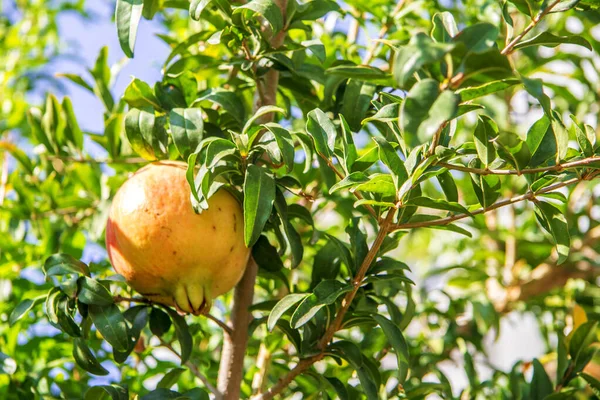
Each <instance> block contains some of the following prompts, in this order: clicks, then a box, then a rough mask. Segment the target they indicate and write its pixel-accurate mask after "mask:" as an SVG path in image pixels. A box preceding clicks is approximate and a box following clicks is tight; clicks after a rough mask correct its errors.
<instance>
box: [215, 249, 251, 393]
mask: <svg viewBox="0 0 600 400" xmlns="http://www.w3.org/2000/svg"><path fill="white" fill-rule="evenodd" d="M257 272H258V266H257V265H256V262H254V259H252V258H250V260H249V261H248V265H247V266H246V271H245V272H244V276H243V277H242V280H241V281H240V282H239V283H238V284H237V286H236V287H235V292H234V294H233V303H232V306H231V307H232V308H231V330H232V334H231V335H230V336H225V337H223V350H222V351H221V363H220V365H219V379H218V381H217V388H218V389H219V392H221V393H223V399H224V400H238V399H239V398H240V384H241V382H242V379H243V377H244V356H245V355H246V346H247V344H248V325H249V324H250V320H251V318H252V315H251V314H250V311H249V310H248V308H249V307H250V306H251V305H252V299H253V298H254V283H255V281H256V274H257Z"/></svg>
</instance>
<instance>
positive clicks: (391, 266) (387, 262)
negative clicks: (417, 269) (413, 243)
mask: <svg viewBox="0 0 600 400" xmlns="http://www.w3.org/2000/svg"><path fill="white" fill-rule="evenodd" d="M405 270H409V271H410V268H409V267H408V265H406V264H405V263H403V262H402V261H398V260H394V259H393V258H389V257H382V258H381V259H380V260H379V261H377V262H376V263H375V264H373V266H372V267H371V268H370V269H369V274H370V275H377V274H380V273H382V272H394V271H405Z"/></svg>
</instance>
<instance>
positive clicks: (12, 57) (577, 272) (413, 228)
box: [0, 0, 600, 399]
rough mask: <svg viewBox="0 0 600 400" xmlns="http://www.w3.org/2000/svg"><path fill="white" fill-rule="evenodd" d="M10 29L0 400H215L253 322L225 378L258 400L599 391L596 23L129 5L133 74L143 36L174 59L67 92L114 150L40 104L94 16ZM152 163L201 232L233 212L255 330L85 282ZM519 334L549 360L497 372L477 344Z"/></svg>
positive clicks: (325, 3) (103, 68) (60, 104)
mask: <svg viewBox="0 0 600 400" xmlns="http://www.w3.org/2000/svg"><path fill="white" fill-rule="evenodd" d="M52 3H53V4H54V2H52ZM58 3H60V2H58ZM456 3H460V4H456ZM16 4H17V6H18V9H19V15H18V18H16V17H13V18H11V17H9V16H8V15H5V16H3V17H2V19H1V20H0V33H1V34H0V38H1V39H0V61H2V63H0V64H1V65H2V67H1V68H2V70H1V71H2V75H1V76H3V79H2V80H0V100H1V101H0V103H1V104H2V107H1V108H0V135H1V136H0V149H2V152H1V153H0V157H1V159H2V162H3V166H4V167H3V171H4V172H3V174H2V180H1V182H0V205H1V207H0V225H1V229H2V230H1V231H2V235H1V236H0V249H1V250H0V277H1V279H0V288H2V290H1V291H0V299H1V300H2V301H1V302H0V318H1V320H2V323H1V324H0V397H3V398H8V399H29V398H31V399H34V398H53V397H54V398H56V397H58V398H86V399H98V398H101V399H108V398H110V399H128V398H130V397H131V396H134V395H136V394H137V395H139V396H140V397H139V398H140V399H158V398H160V399H165V398H181V399H188V398H189V399H205V398H208V396H209V393H211V392H212V394H213V395H214V396H216V397H219V396H220V393H218V391H220V390H221V391H222V390H223V389H222V388H221V386H222V385H221V382H222V380H223V371H219V362H220V357H221V353H222V352H221V350H222V348H223V343H224V342H227V341H228V340H231V339H230V336H231V337H232V338H233V337H235V336H236V335H235V333H236V330H238V329H240V327H239V326H238V325H235V324H234V325H233V327H231V326H229V325H225V324H224V323H223V322H222V321H223V320H226V319H227V318H228V317H229V316H230V314H231V312H239V313H241V314H240V315H242V314H243V313H244V312H246V311H245V307H248V306H249V309H250V313H251V315H252V317H253V318H252V320H251V322H250V324H249V327H246V326H244V327H243V329H246V328H248V330H249V332H248V345H247V351H246V357H245V359H244V363H243V365H241V366H242V367H243V374H242V376H241V377H240V378H241V382H231V380H232V379H233V378H230V379H229V380H228V379H227V377H226V378H225V385H226V386H227V387H228V388H229V387H231V386H236V385H237V386H240V387H241V395H240V397H243V398H250V397H252V398H254V399H270V398H272V397H274V396H276V395H279V394H281V395H282V396H284V397H286V396H287V397H290V398H291V396H292V394H293V393H301V394H303V395H304V396H306V397H311V396H317V395H320V396H322V397H323V398H335V397H339V398H341V399H358V398H365V397H366V398H368V399H379V398H382V399H391V398H410V399H420V398H425V397H426V396H428V395H429V394H432V393H435V394H437V395H438V396H440V397H442V398H478V399H479V398H481V399H484V398H499V399H502V398H506V399H509V398H520V399H543V398H546V399H567V398H573V397H576V398H588V397H587V396H588V395H591V393H596V394H597V393H598V392H599V391H600V383H599V379H600V378H599V377H598V376H594V375H593V373H592V371H593V368H591V367H592V366H593V365H598V364H596V362H597V361H598V360H596V361H594V355H595V350H596V348H597V341H598V316H599V315H600V314H599V313H600V309H599V306H598V304H597V301H596V300H595V299H596V298H598V295H599V294H600V288H598V286H597V284H596V280H597V276H598V270H599V268H600V265H599V264H598V260H599V259H600V258H599V257H598V251H600V241H599V240H598V237H599V232H600V231H599V230H600V227H599V226H600V221H599V219H600V218H599V217H598V206H597V205H596V204H597V201H598V199H597V197H598V193H597V191H596V190H594V184H595V181H594V180H593V179H594V178H595V177H596V176H597V175H598V167H599V166H600V150H599V147H600V146H599V145H598V143H597V136H598V135H597V131H598V128H597V127H598V120H597V115H598V112H599V111H600V110H599V109H598V104H600V103H599V100H600V98H599V97H600V90H599V89H600V87H599V83H598V74H597V73H596V72H595V68H594V66H596V67H597V65H598V54H599V53H600V47H599V42H598V41H597V40H595V39H594V36H593V35H597V34H598V31H597V29H593V28H594V26H595V25H597V24H598V21H600V13H599V11H597V9H598V6H599V5H600V3H598V2H597V1H596V0H582V1H577V0H562V1H561V0H555V1H548V0H545V1H538V0H508V1H496V0H465V1H462V2H453V1H442V0H439V1H429V0H400V1H399V2H398V3H397V4H393V3H391V2H388V1H374V2H373V1H372V2H364V1H361V0H349V1H347V2H344V3H336V2H334V1H332V0H312V1H310V2H298V1H296V0H289V1H285V0H277V1H275V0H251V1H249V2H229V1H227V0H214V1H209V0H204V1H196V0H192V1H190V2H188V1H186V0H183V1H180V0H175V1H170V0H144V1H142V0H118V1H117V2H116V13H115V24H116V34H117V35H118V37H119V42H120V44H121V47H122V49H123V51H124V53H125V54H126V55H127V56H130V57H132V56H133V55H134V48H135V41H136V37H137V38H139V37H141V35H144V34H145V33H144V31H143V29H141V28H139V27H138V25H139V22H140V20H141V18H146V19H154V20H156V21H159V22H160V23H161V24H163V25H164V26H165V28H166V30H167V32H168V33H167V34H165V35H161V39H163V40H164V42H165V43H166V44H167V45H168V46H169V47H170V49H171V54H170V55H169V56H168V58H167V60H165V62H164V65H163V70H164V74H163V78H162V80H161V81H160V82H144V81H141V80H139V79H137V78H133V79H132V81H131V83H130V84H129V86H128V87H127V89H126V90H125V92H124V93H119V94H115V93H113V91H112V85H113V83H114V81H115V77H116V74H117V73H118V68H113V66H110V65H109V64H108V61H107V58H108V56H107V54H108V52H107V49H106V48H103V49H102V51H101V52H100V54H99V55H98V58H97V61H96V63H95V65H94V66H92V67H91V68H90V69H89V76H76V75H71V74H63V75H62V77H63V78H62V80H59V81H56V80H55V79H54V78H51V79H50V81H51V82H52V83H53V84H57V85H61V84H62V83H60V82H64V81H65V80H69V81H70V82H71V83H72V84H77V85H79V86H81V87H83V88H85V89H86V90H88V91H89V92H90V93H92V94H94V95H95V96H97V97H98V98H99V99H100V100H101V101H102V104H103V106H104V109H103V110H98V112H99V113H100V112H101V113H102V115H103V116H104V126H100V127H98V132H84V131H83V130H82V129H81V128H80V126H79V123H78V121H77V117H76V116H75V114H74V112H73V107H72V102H71V100H70V99H69V97H63V98H62V99H59V98H58V97H57V96H56V95H55V94H53V93H56V92H59V90H58V89H57V88H52V87H51V88H50V89H49V90H48V94H47V96H46V98H45V102H44V104H34V105H31V104H29V101H28V97H27V94H28V93H30V92H31V91H32V90H35V89H36V87H37V85H38V84H39V83H40V81H41V80H42V78H44V75H43V69H40V67H43V66H44V64H47V63H49V62H51V61H52V60H53V59H54V58H55V57H56V56H57V55H58V54H59V50H60V46H59V44H60V39H59V37H58V34H57V27H56V18H57V16H58V15H59V14H60V13H62V12H65V11H67V10H73V9H74V10H76V11H77V12H79V13H81V14H82V15H83V16H85V11H84V5H83V2H80V3H77V4H69V3H65V4H62V3H60V4H59V5H56V4H54V5H52V6H50V5H48V4H45V2H39V1H34V0H30V1H25V0H23V1H18V2H17V3H16ZM53 7H54V8H53ZM23 31H26V34H22V33H23ZM135 56H136V57H140V56H142V57H143V55H141V54H138V53H135ZM596 69H597V68H596ZM59 87H60V86H59ZM25 116H26V118H25ZM92 147H93V148H101V149H102V153H103V154H104V155H105V156H104V158H101V159H100V158H93V157H92V155H91V153H92V152H91V151H90V149H91V148H92ZM97 153H98V150H95V151H94V152H93V154H97ZM8 155H10V156H11V158H9V157H8ZM160 159H180V160H184V161H186V162H187V163H188V175H187V176H188V181H189V184H190V187H191V189H192V196H191V198H190V203H191V205H192V206H193V207H194V209H195V210H196V211H197V212H202V210H204V209H206V207H207V201H206V200H207V199H208V198H209V197H210V196H211V194H213V193H214V192H215V191H216V190H217V189H219V188H221V187H223V186H227V187H228V189H230V190H232V191H233V192H235V193H237V195H238V196H239V198H240V201H241V202H242V203H243V209H244V219H245V220H244V233H245V235H244V237H245V241H246V244H247V245H248V246H252V254H253V256H254V259H255V261H256V264H257V265H258V277H257V278H256V285H254V287H255V290H254V297H253V298H252V297H250V298H249V301H248V303H246V304H245V305H244V304H242V305H240V303H235V302H233V301H232V298H233V296H232V294H228V295H225V296H223V297H221V298H219V299H217V301H216V303H215V306H214V307H213V310H212V311H211V314H210V315H207V316H206V317H192V316H182V315H179V314H178V313H177V312H175V310H173V309H170V308H168V307H165V306H162V305H160V304H152V303H150V302H149V301H147V300H146V299H143V298H141V297H137V296H136V295H135V294H134V293H132V291H131V289H130V288H129V287H128V286H127V284H126V283H125V282H124V281H123V279H122V277H120V276H118V275H116V274H115V273H114V272H113V271H112V269H111V268H110V265H109V263H108V262H107V261H106V260H105V259H103V260H102V261H101V262H83V261H80V260H81V259H85V257H84V253H85V251H86V250H88V249H89V248H91V247H95V248H97V247H99V246H103V243H104V241H103V235H104V226H105V222H106V216H107V211H108V207H109V205H110V199H111V198H112V196H113V195H114V194H115V191H116V190H117V189H118V187H119V186H120V185H121V184H122V182H123V181H124V180H125V179H126V178H127V176H128V174H129V173H131V172H133V171H135V170H136V169H137V168H139V167H140V166H141V165H142V164H144V163H147V162H149V161H153V160H160ZM199 245H202V244H201V243H200V244H199ZM415 250H416V251H415ZM207 251H210V250H207ZM249 269H251V267H249ZM42 275H43V276H42ZM251 284H253V282H251ZM237 290H238V294H239V295H240V296H243V295H244V293H243V288H242V286H240V288H238V289H237ZM246 295H248V293H246ZM250 296H252V293H251V292H250ZM250 304H251V305H250ZM232 310H233V311H232ZM517 314H519V315H521V314H522V315H532V316H534V317H535V318H536V319H537V321H538V325H539V331H540V335H541V337H542V338H543V341H544V345H545V354H542V355H540V357H539V359H533V360H520V361H518V362H517V363H516V364H515V365H514V366H513V367H512V368H511V369H509V370H504V369H502V368H500V367H497V366H495V365H494V364H493V363H490V362H489V360H490V359H489V354H488V353H487V345H486V343H488V342H489V340H490V338H493V337H494V336H497V335H498V334H499V333H500V332H499V331H500V330H501V327H503V326H505V324H504V323H503V322H505V321H507V320H509V319H510V317H511V316H514V315H517ZM503 329H504V328H503ZM242 332H244V331H242ZM565 335H566V336H565ZM242 336H243V337H244V338H245V336H246V335H245V334H243V335H242ZM223 353H224V352H223ZM452 362H457V363H458V364H459V365H461V368H462V369H463V370H464V373H465V374H466V377H467V380H468V383H467V384H466V385H464V386H463V387H458V386H457V385H456V383H455V382H454V381H453V379H452V376H451V374H449V373H448V365H449V363H452ZM584 369H585V372H584ZM225 372H227V371H225ZM218 375H221V377H219V379H218V380H219V385H218V386H217V385H216V384H215V382H216V381H217V378H218ZM226 375H227V374H226ZM98 376H100V377H102V376H107V377H106V378H98ZM88 387H91V388H89V389H88ZM228 390H229V389H228ZM227 393H230V392H227ZM225 397H226V398H236V397H235V396H233V397H232V395H229V397H227V396H225Z"/></svg>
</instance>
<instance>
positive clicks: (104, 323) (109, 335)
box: [89, 304, 129, 352]
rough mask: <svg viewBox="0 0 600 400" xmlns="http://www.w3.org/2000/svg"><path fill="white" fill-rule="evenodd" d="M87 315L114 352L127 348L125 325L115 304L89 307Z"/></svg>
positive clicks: (127, 338)
mask: <svg viewBox="0 0 600 400" xmlns="http://www.w3.org/2000/svg"><path fill="white" fill-rule="evenodd" d="M89 313H90V317H91V318H92V321H93V322H94V326H95V327H96V329H98V332H100V333H101V334H102V337H104V339H106V341H107V342H108V343H110V345H111V346H112V347H113V348H114V349H115V350H116V351H121V352H122V351H126V350H127V349H128V348H129V335H128V334H127V324H126V323H125V318H124V317H123V314H121V310H119V307H117V306H116V305H115V304H111V305H109V306H98V305H90V306H89Z"/></svg>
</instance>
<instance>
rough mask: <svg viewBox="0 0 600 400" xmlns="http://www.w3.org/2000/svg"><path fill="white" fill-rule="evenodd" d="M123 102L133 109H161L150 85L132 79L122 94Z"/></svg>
mask: <svg viewBox="0 0 600 400" xmlns="http://www.w3.org/2000/svg"><path fill="white" fill-rule="evenodd" d="M123 100H125V101H126V102H127V104H129V106H130V107H134V108H144V107H152V108H154V109H155V110H161V109H162V107H161V106H160V102H159V101H158V99H157V98H156V96H155V95H154V92H153V91H152V88H151V87H150V85H148V84H147V83H146V82H144V81H141V80H139V79H138V78H133V80H132V81H131V82H130V83H129V85H127V87H126V88H125V93H124V94H123Z"/></svg>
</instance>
